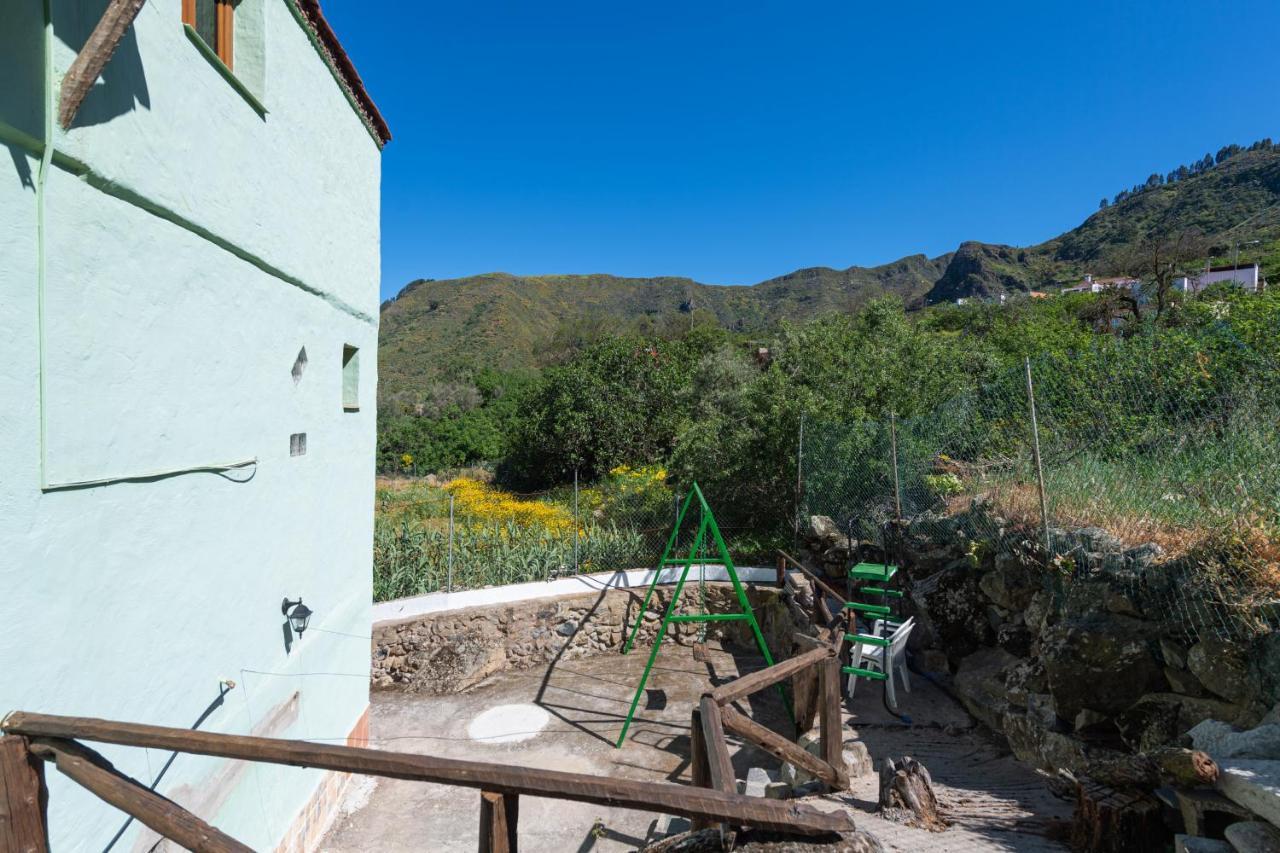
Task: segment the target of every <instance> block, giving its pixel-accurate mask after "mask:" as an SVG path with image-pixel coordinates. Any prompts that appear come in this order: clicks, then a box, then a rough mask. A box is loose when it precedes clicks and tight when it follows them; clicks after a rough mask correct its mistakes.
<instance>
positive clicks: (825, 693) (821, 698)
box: [818, 657, 849, 790]
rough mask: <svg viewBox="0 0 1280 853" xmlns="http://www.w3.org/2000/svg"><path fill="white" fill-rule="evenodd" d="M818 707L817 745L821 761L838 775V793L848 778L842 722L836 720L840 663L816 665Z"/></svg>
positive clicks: (838, 712) (832, 659)
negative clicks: (820, 751) (840, 782)
mask: <svg viewBox="0 0 1280 853" xmlns="http://www.w3.org/2000/svg"><path fill="white" fill-rule="evenodd" d="M818 705H819V711H818V713H819V716H820V726H821V728H820V729H819V730H818V736H819V742H820V745H821V747H822V760H823V761H825V762H826V763H827V764H828V765H830V766H831V767H834V768H835V769H836V771H837V772H838V773H839V775H840V777H841V779H842V780H843V781H842V784H839V785H836V786H834V787H837V788H839V789H841V790H843V789H845V788H847V787H848V786H849V774H848V772H847V771H846V769H845V766H844V736H843V735H844V724H843V723H844V721H843V720H842V719H841V716H840V660H839V658H834V657H833V658H828V659H827V660H824V661H823V662H822V663H820V664H818Z"/></svg>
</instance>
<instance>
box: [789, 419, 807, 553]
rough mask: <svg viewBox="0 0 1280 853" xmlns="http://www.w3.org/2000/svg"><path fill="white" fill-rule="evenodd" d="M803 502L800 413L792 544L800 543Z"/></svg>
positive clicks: (802, 445)
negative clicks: (801, 506) (801, 507)
mask: <svg viewBox="0 0 1280 853" xmlns="http://www.w3.org/2000/svg"><path fill="white" fill-rule="evenodd" d="M803 500H804V412H801V413H800V431H799V433H798V434H797V435H796V508H795V518H794V519H793V520H792V525H791V532H792V544H793V545H795V546H796V547H799V542H800V504H801V502H802V501H803Z"/></svg>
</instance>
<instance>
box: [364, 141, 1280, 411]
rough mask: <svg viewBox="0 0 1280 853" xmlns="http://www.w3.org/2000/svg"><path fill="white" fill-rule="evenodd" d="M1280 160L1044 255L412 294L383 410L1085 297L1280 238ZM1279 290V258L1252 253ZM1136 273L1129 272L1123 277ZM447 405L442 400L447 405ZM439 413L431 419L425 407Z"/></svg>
mask: <svg viewBox="0 0 1280 853" xmlns="http://www.w3.org/2000/svg"><path fill="white" fill-rule="evenodd" d="M1278 204H1280V150H1277V149H1276V148H1274V147H1273V146H1272V145H1271V143H1270V140H1262V141H1261V142H1258V143H1255V144H1254V145H1253V146H1251V147H1250V148H1249V149H1242V148H1240V147H1239V146H1226V147H1224V148H1223V149H1222V150H1220V151H1219V152H1218V155H1217V157H1214V156H1211V155H1205V157H1204V158H1201V159H1200V160H1197V161H1195V162H1194V163H1192V164H1191V165H1190V166H1180V167H1177V168H1175V169H1173V170H1172V171H1170V172H1169V173H1168V175H1167V176H1166V177H1161V176H1160V175H1158V174H1156V175H1152V176H1151V177H1150V178H1148V179H1147V181H1146V182H1144V183H1142V184H1139V185H1137V186H1135V187H1134V188H1132V189H1130V190H1124V191H1122V192H1120V193H1118V194H1117V195H1116V197H1115V201H1114V203H1113V202H1111V201H1107V202H1106V205H1105V207H1103V208H1102V209H1100V210H1098V211H1097V212H1095V213H1094V214H1093V215H1091V216H1090V217H1088V219H1086V220H1085V221H1084V222H1083V223H1081V224H1080V225H1079V226H1078V227H1076V228H1074V229H1072V230H1071V231H1068V232H1066V233H1065V234H1062V235H1059V236H1057V237H1054V238H1052V239H1050V240H1047V241H1045V242H1044V243H1040V244H1038V245H1035V246H1030V247H1025V248H1017V247H1011V246H1001V245H996V244H990V243H981V242H966V243H963V244H962V245H960V246H959V247H957V250H956V251H955V252H954V253H950V254H946V255H942V256H940V257H937V258H933V259H930V258H926V257H925V256H923V255H912V256H910V257H906V258H902V259H900V260H898V261H895V262H893V263H890V264H885V265H884V266H879V267H850V268H848V269H845V270H835V269H830V268H826V267H814V268H810V269H803V270H797V271H796V272H793V273H790V274H788V275H784V276H780V277H778V278H774V279H770V280H768V281H763V282H760V283H758V284H755V285H751V286H745V287H726V286H717V285H708V284H701V283H699V282H695V281H693V280H691V279H687V278H677V277H663V278H621V277H617V276H611V275H604V274H598V275H550V276H513V275H509V274H506V273H489V274H485V275H478V276H472V277H469V278H463V279H451V280H439V281H436V280H419V281H415V282H412V283H410V284H409V285H408V286H406V287H405V288H404V290H402V291H401V292H400V294H399V295H398V296H397V297H395V298H394V299H391V300H388V301H387V302H386V303H384V305H383V307H382V313H381V333H380V350H379V371H380V383H381V389H382V393H383V395H384V397H386V398H388V399H390V398H395V399H397V400H398V401H400V402H402V403H403V402H406V401H413V402H414V403H415V404H417V403H421V402H422V401H423V399H425V398H432V397H438V396H439V392H440V388H439V387H437V386H439V385H441V384H442V383H443V384H444V385H445V386H450V385H451V384H461V385H475V380H476V377H477V376H478V375H480V374H481V373H482V372H484V371H485V370H497V371H500V372H504V373H506V372H510V371H524V372H530V371H536V370H537V369H539V368H542V367H545V366H547V365H550V364H556V363H559V362H561V361H563V360H564V359H566V358H567V357H569V356H571V355H572V354H573V353H574V352H577V351H579V350H580V349H582V348H583V347H585V346H589V345H591V344H592V343H594V342H597V341H601V340H605V339H607V338H610V337H613V336H617V335H624V334H637V335H641V336H655V337H660V338H671V337H675V336H678V335H680V334H681V333H682V332H684V331H687V330H688V329H689V328H690V327H692V326H695V325H699V324H711V325H715V326H717V327H719V328H721V329H724V330H726V331H728V332H730V333H732V334H735V335H738V336H739V337H741V338H742V339H753V338H766V337H768V336H770V335H773V334H775V333H776V332H777V331H778V330H779V328H780V324H781V323H782V322H783V321H790V322H803V321H808V320H812V319H814V318H817V317H820V316H822V315H824V314H827V313H830V312H833V311H834V312H851V311H855V310H857V309H858V308H859V307H861V306H863V305H865V304H866V303H867V302H868V301H869V300H870V299H872V298H874V297H877V296H885V295H889V296H895V297H897V298H898V299H899V300H901V301H902V302H903V304H905V305H906V306H907V307H908V308H910V309H915V308H920V307H923V306H925V305H930V304H937V303H941V302H954V301H955V300H956V299H958V298H961V297H970V298H971V297H986V298H993V297H996V296H999V295H1000V294H1011V293H1020V292H1024V291H1027V290H1030V289H1039V290H1054V289H1057V288H1060V287H1062V286H1065V285H1070V284H1075V283H1077V282H1078V281H1079V280H1080V277H1081V276H1082V275H1083V274H1084V273H1086V272H1093V273H1103V274H1105V273H1107V272H1112V271H1118V270H1114V269H1113V268H1114V267H1116V265H1117V260H1116V257H1117V255H1119V254H1122V253H1123V252H1124V251H1125V250H1126V249H1131V248H1133V247H1137V246H1140V245H1142V244H1143V243H1144V242H1147V241H1151V240H1154V239H1159V238H1161V237H1163V236H1167V235H1171V234H1177V233H1181V232H1186V231H1195V232H1196V233H1197V234H1199V235H1201V236H1202V237H1203V245H1204V249H1205V254H1207V255H1213V256H1216V257H1217V258H1218V260H1223V259H1225V260H1230V259H1231V257H1232V254H1233V251H1234V248H1235V246H1237V245H1238V244H1240V243H1249V242H1250V241H1253V240H1262V241H1264V243H1268V244H1270V243H1272V242H1273V241H1275V240H1276V238H1277V237H1280V208H1278V207H1277V205H1278ZM1242 256H1243V257H1244V258H1247V259H1257V258H1258V257H1261V258H1262V260H1263V261H1264V270H1265V271H1267V272H1268V273H1269V274H1270V276H1271V278H1272V279H1273V280H1277V279H1280V257H1277V254H1276V252H1275V247H1274V246H1273V245H1268V246H1265V247H1263V248H1262V249H1261V250H1260V249H1259V247H1258V246H1249V247H1246V249H1244V250H1243V253H1242ZM1125 272H1128V270H1125ZM449 393H450V391H449V389H448V388H446V389H445V396H448V394H449ZM427 408H428V410H430V409H431V408H432V406H430V405H428V407H427Z"/></svg>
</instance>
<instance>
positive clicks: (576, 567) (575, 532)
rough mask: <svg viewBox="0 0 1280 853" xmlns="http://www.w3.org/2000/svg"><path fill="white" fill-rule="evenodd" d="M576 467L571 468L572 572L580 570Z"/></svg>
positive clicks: (575, 572)
mask: <svg viewBox="0 0 1280 853" xmlns="http://www.w3.org/2000/svg"><path fill="white" fill-rule="evenodd" d="M578 529H579V528H578V468H577V466H574V469H573V573H574V574H575V575H576V574H578V573H579V572H581V571H582V567H581V566H580V565H579V564H578Z"/></svg>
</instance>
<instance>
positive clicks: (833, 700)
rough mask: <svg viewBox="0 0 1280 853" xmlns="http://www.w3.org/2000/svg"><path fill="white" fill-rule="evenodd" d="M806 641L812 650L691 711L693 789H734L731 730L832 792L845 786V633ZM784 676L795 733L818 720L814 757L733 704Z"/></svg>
mask: <svg viewBox="0 0 1280 853" xmlns="http://www.w3.org/2000/svg"><path fill="white" fill-rule="evenodd" d="M798 639H799V638H798ZM806 639H808V638H806ZM810 642H813V643H815V644H816V647H815V648H812V649H810V650H808V651H806V652H802V653H801V654H798V655H796V656H795V657H792V658H789V659H787V660H785V661H782V662H781V663H777V664H774V665H773V666H770V667H767V668H765V669H761V670H757V671H756V672H753V673H749V674H748V675H744V676H742V677H741V678H737V679H734V680H733V681H730V682H728V683H727V684H723V685H721V686H720V687H717V688H716V689H714V690H711V691H709V692H708V693H706V694H704V695H703V697H702V700H701V701H700V702H699V703H698V707H696V708H694V709H693V718H692V720H691V721H690V725H689V743H690V750H691V752H692V755H691V759H690V766H691V772H692V775H693V784H694V785H695V786H696V787H701V788H710V789H712V790H714V791H720V792H724V793H728V792H732V791H734V790H735V785H736V780H735V777H734V773H733V766H732V765H731V764H730V761H729V745H728V742H727V741H726V739H725V733H726V732H733V733H734V734H736V735H738V736H739V737H741V738H743V739H744V740H746V741H748V742H749V743H752V744H754V745H755V746H758V747H759V748H760V749H763V750H764V751H765V752H768V753H769V754H771V755H773V756H775V757H776V758H778V759H779V760H781V761H784V762H787V763H790V764H793V765H795V766H796V767H798V768H800V769H802V770H805V771H807V772H808V773H809V774H811V775H812V776H814V777H815V778H817V779H820V780H822V781H823V782H825V783H826V784H827V785H828V786H829V787H830V788H831V789H833V790H844V789H847V788H848V787H849V774H848V770H847V769H846V767H845V762H844V755H843V753H844V743H843V737H842V729H843V726H842V722H841V716H840V651H841V646H842V644H843V642H844V632H843V631H840V630H832V631H831V632H830V635H829V637H824V638H822V639H821V640H816V641H815V640H810ZM786 678H790V679H792V684H793V690H792V695H793V697H794V700H793V704H794V708H795V719H796V728H797V732H798V733H804V732H807V731H808V730H809V729H810V728H812V727H813V722H814V716H815V714H816V715H818V716H819V717H820V721H819V722H820V728H819V750H818V752H819V754H818V755H814V754H812V753H810V752H809V751H808V750H806V749H804V748H803V747H801V746H800V745H799V744H797V743H795V742H793V741H792V740H791V739H789V738H786V737H783V736H782V735H780V734H778V733H777V732H775V731H773V730H772V729H769V728H766V727H765V726H763V725H761V724H760V723H757V722H756V721H755V720H752V719H750V718H749V717H747V716H746V715H744V714H742V713H740V712H739V711H738V710H737V709H735V708H734V706H733V703H734V702H737V701H738V700H740V699H745V698H746V697H748V696H750V695H751V694H753V693H756V692H759V691H761V690H764V689H765V688H768V687H772V686H773V685H775V684H778V683H779V682H781V681H782V680H783V679H786ZM806 682H809V683H812V684H814V685H815V686H816V691H815V690H811V689H806V687H805V684H806ZM722 823H723V822H722ZM707 825H708V823H707V822H706V821H701V822H695V826H707ZM726 828H727V827H726Z"/></svg>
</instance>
